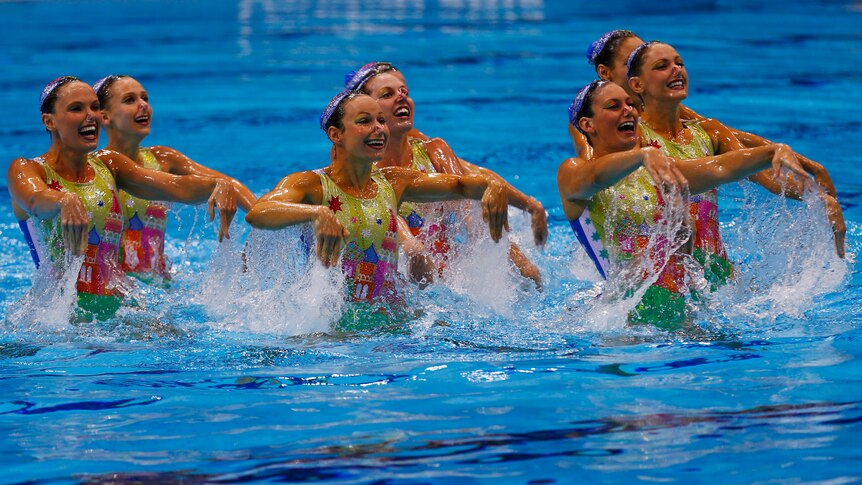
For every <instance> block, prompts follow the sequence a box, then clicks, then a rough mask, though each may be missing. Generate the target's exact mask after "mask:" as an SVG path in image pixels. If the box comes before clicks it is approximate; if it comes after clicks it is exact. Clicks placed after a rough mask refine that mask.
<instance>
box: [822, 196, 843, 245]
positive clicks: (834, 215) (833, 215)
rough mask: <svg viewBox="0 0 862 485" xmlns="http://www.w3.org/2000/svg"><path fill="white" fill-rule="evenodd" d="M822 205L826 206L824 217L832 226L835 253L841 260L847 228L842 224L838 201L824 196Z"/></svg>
mask: <svg viewBox="0 0 862 485" xmlns="http://www.w3.org/2000/svg"><path fill="white" fill-rule="evenodd" d="M823 203H824V204H825V205H826V216H827V218H828V219H829V223H830V224H831V225H832V235H833V236H834V237H835V252H836V253H838V257H839V258H843V257H844V237H845V235H846V233H847V226H846V225H845V224H844V213H843V212H842V211H841V205H840V204H838V199H836V198H835V197H832V196H831V195H827V194H824V196H823Z"/></svg>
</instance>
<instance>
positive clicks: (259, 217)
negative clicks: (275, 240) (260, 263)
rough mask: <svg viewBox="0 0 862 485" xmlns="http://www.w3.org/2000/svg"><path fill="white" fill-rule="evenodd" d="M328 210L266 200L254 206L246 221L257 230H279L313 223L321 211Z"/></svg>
mask: <svg viewBox="0 0 862 485" xmlns="http://www.w3.org/2000/svg"><path fill="white" fill-rule="evenodd" d="M328 210H329V209H328V208H327V207H324V206H322V205H310V204H299V203H296V202H282V201H278V200H264V201H260V202H257V203H256V204H254V205H253V206H252V208H251V209H250V210H249V211H248V214H246V216H245V220H246V222H248V223H249V225H251V226H252V227H255V228H257V229H268V230H277V229H282V228H284V227H287V226H292V225H295V224H302V223H304V222H313V221H314V220H316V219H317V218H318V217H319V215H320V212H321V211H328Z"/></svg>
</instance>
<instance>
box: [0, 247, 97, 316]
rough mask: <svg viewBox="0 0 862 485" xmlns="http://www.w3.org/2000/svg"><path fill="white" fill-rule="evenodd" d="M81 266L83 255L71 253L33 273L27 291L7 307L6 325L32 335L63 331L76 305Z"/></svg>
mask: <svg viewBox="0 0 862 485" xmlns="http://www.w3.org/2000/svg"><path fill="white" fill-rule="evenodd" d="M83 263H84V256H83V255H81V256H72V255H70V254H67V255H65V257H64V258H63V260H62V261H57V262H56V263H55V264H51V263H49V262H43V263H42V265H41V266H40V267H39V268H38V269H35V271H34V272H33V276H32V281H33V286H32V287H31V288H30V291H28V292H27V294H26V295H24V297H23V298H21V299H20V300H18V301H17V302H13V303H11V304H10V305H8V306H7V308H6V319H7V322H8V324H9V326H10V327H11V328H12V329H14V330H16V331H24V332H31V333H39V332H49V333H51V332H63V331H66V330H67V329H68V328H69V325H70V322H71V320H72V315H73V313H74V310H75V306H76V305H77V301H78V291H77V288H76V286H77V282H78V273H79V272H80V270H81V265H82V264H83Z"/></svg>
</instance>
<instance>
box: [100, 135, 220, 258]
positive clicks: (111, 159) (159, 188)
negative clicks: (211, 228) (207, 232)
mask: <svg viewBox="0 0 862 485" xmlns="http://www.w3.org/2000/svg"><path fill="white" fill-rule="evenodd" d="M98 157H99V158H100V159H101V160H102V161H103V162H105V165H106V166H107V167H108V168H109V169H110V170H111V172H112V173H113V174H114V178H115V179H116V181H117V188H118V189H122V190H125V191H127V192H129V193H130V194H132V195H134V196H136V197H140V198H142V199H149V200H166V201H171V202H182V203H185V204H197V203H200V202H203V201H205V200H206V201H207V207H208V210H209V216H210V221H212V220H214V219H215V210H216V209H218V213H219V232H218V240H219V241H221V240H222V239H223V238H230V233H229V229H230V223H231V221H232V220H233V216H234V214H236V192H235V189H234V187H233V185H232V184H231V183H230V182H229V181H228V180H225V179H223V178H217V177H208V176H203V175H174V174H170V173H167V172H161V171H158V170H149V169H146V168H143V167H141V166H140V165H138V164H136V163H135V162H133V161H132V160H130V159H129V158H128V157H126V156H125V155H122V154H120V153H117V152H112V151H109V150H103V151H101V152H99V154H98Z"/></svg>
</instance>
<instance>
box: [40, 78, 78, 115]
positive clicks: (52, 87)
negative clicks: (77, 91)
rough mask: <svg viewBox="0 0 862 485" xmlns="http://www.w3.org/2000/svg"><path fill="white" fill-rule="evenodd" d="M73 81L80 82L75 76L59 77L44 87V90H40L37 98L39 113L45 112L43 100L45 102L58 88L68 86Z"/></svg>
mask: <svg viewBox="0 0 862 485" xmlns="http://www.w3.org/2000/svg"><path fill="white" fill-rule="evenodd" d="M73 81H80V79H78V78H76V77H75V76H60V77H58V78H57V79H54V80H53V81H51V82H49V83H48V84H47V85H46V86H45V89H43V90H42V96H40V97H39V111H41V112H43V113H44V112H45V100H47V99H48V97H50V96H51V94H53V93H54V92H55V91H56V90H57V89H59V88H60V86H63V85H64V84H69V83H70V82H73Z"/></svg>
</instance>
